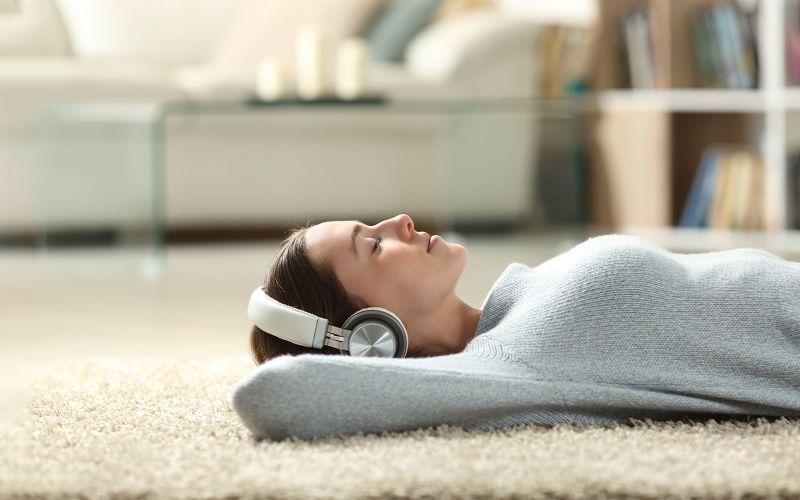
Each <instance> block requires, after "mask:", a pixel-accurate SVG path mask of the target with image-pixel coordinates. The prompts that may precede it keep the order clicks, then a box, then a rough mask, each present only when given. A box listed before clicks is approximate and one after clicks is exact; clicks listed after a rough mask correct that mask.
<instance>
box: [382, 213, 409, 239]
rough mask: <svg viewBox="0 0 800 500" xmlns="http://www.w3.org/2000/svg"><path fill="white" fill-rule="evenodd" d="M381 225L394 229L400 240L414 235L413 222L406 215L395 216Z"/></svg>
mask: <svg viewBox="0 0 800 500" xmlns="http://www.w3.org/2000/svg"><path fill="white" fill-rule="evenodd" d="M381 224H386V225H387V226H390V227H393V228H395V230H396V231H397V235H398V237H399V238H400V239H407V238H409V237H412V236H413V235H414V221H413V220H412V219H411V217H409V216H408V215H407V214H400V215H396V216H395V217H392V218H391V219H386V220H385V221H383V222H382V223H381Z"/></svg>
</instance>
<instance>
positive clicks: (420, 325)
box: [408, 295, 481, 356]
mask: <svg viewBox="0 0 800 500" xmlns="http://www.w3.org/2000/svg"><path fill="white" fill-rule="evenodd" d="M480 317H481V310H480V309H476V308H474V307H472V306H470V305H469V304H467V303H466V302H464V301H463V300H461V299H460V298H458V297H457V296H455V295H452V296H450V297H449V298H448V299H447V300H445V301H444V302H443V303H440V305H439V306H438V307H436V308H435V310H431V311H430V312H429V313H428V314H427V315H423V316H422V317H418V318H415V320H414V321H412V322H411V323H410V324H409V325H408V329H409V336H410V337H411V338H410V344H411V345H410V346H409V353H413V354H412V355H414V356H440V355H446V354H455V353H458V352H461V351H463V350H464V348H465V347H466V346H467V344H468V343H469V342H470V341H471V340H472V339H474V338H475V334H476V332H477V330H478V322H479V321H480Z"/></svg>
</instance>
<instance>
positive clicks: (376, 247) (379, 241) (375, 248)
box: [372, 236, 383, 253]
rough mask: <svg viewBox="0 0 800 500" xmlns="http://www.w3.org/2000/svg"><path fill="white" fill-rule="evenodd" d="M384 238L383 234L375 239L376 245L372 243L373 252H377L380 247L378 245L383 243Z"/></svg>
mask: <svg viewBox="0 0 800 500" xmlns="http://www.w3.org/2000/svg"><path fill="white" fill-rule="evenodd" d="M382 239H383V238H382V237H381V236H378V238H377V239H376V240H375V244H374V245H372V253H375V250H377V249H378V247H379V246H380V244H381V240H382Z"/></svg>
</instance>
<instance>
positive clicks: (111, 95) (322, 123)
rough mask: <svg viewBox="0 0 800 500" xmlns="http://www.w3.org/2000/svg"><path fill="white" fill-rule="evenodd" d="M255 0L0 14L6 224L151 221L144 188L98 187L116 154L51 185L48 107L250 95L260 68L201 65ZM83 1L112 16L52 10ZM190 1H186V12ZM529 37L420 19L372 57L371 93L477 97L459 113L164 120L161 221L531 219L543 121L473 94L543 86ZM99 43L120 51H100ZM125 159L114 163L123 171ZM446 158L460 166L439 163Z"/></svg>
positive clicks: (40, 7) (487, 23)
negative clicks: (401, 215)
mask: <svg viewBox="0 0 800 500" xmlns="http://www.w3.org/2000/svg"><path fill="white" fill-rule="evenodd" d="M248 1H250V0H226V1H225V2H220V1H218V0H170V1H169V2H163V1H160V0H18V3H19V5H20V6H21V12H19V13H16V14H8V13H5V14H3V13H0V234H4V233H14V232H20V231H21V232H25V231H36V230H37V229H38V228H39V227H41V224H42V222H43V218H44V217H45V216H46V217H47V218H48V223H49V224H52V225H53V226H56V227H57V226H63V227H65V228H76V227H94V226H98V225H104V226H105V225H112V226H113V225H128V224H131V225H135V224H138V223H140V222H145V223H146V222H147V221H148V220H149V216H150V214H149V210H150V205H149V203H148V202H147V200H146V198H147V197H146V196H144V199H141V200H138V201H137V197H138V198H142V196H141V193H137V192H135V191H136V189H135V188H134V185H135V184H136V182H134V181H132V182H130V183H129V184H128V187H129V188H130V189H129V190H130V191H131V192H130V193H127V194H126V193H125V190H126V189H128V188H126V184H125V182H126V181H125V180H124V179H123V180H119V179H117V180H118V181H119V184H120V185H119V186H112V185H106V184H104V183H105V182H108V183H112V184H113V182H114V179H115V174H113V173H110V172H109V169H112V170H111V172H113V169H114V168H116V164H117V163H116V162H114V163H112V162H110V161H109V157H108V156H106V157H102V155H100V156H97V155H95V156H94V158H95V159H97V158H99V160H98V161H97V162H95V164H91V163H92V162H91V161H86V162H79V164H75V163H74V162H73V163H72V164H70V162H68V161H66V160H65V162H64V165H61V166H58V168H59V169H60V170H59V171H58V173H57V175H56V176H57V177H59V180H58V183H59V184H58V186H57V189H56V190H55V191H53V180H52V179H49V180H48V179H45V181H44V182H45V183H47V182H49V186H50V187H49V188H42V185H43V181H42V179H41V175H44V174H46V175H48V176H49V175H55V174H54V172H55V170H54V167H53V165H48V166H45V167H42V163H43V162H42V158H43V156H42V153H41V151H42V150H41V148H40V146H41V145H42V138H41V129H40V126H41V123H42V122H41V119H42V116H43V114H44V113H47V111H48V110H49V109H51V107H52V106H53V105H57V104H60V103H81V102H84V103H86V102H88V103H112V102H113V103H120V102H124V103H132V102H133V103H136V102H140V103H154V102H163V101H187V100H188V101H191V100H195V101H203V100H218V99H229V100H239V99H242V98H246V97H250V96H251V95H252V93H253V87H254V78H255V77H254V74H255V73H254V71H253V70H252V68H240V69H236V70H232V69H230V68H228V69H226V70H224V71H223V70H220V69H219V68H217V67H214V66H213V65H209V64H208V63H207V60H208V54H209V52H210V51H211V50H212V48H213V46H214V43H215V42H216V41H217V40H218V38H219V34H220V33H221V32H223V31H224V30H225V29H226V28H227V27H228V26H229V25H230V23H232V22H233V19H234V18H235V16H236V15H237V13H238V11H239V9H241V8H242V6H244V5H245V4H246V2H248ZM75 2H84V3H83V6H84V7H86V6H87V5H89V6H91V5H93V4H94V5H95V6H102V11H103V12H102V14H103V15H99V14H98V16H97V17H95V18H92V17H91V16H89V17H88V18H77V19H76V18H75V16H74V13H73V16H72V18H70V19H68V18H67V16H65V15H64V14H65V13H64V12H60V11H59V8H61V7H63V5H65V4H68V3H71V4H73V7H74V4H75ZM144 3H146V4H150V6H151V8H150V9H149V10H148V11H147V16H146V17H144V16H139V17H137V16H136V15H132V14H131V13H132V12H141V4H144ZM134 5H138V6H139V7H136V9H138V10H136V9H134V7H132V6H134ZM115 9H117V10H116V11H115ZM132 9H134V10H132ZM181 10H183V11H189V10H190V11H191V16H190V17H189V18H188V19H190V20H191V22H187V18H186V17H185V16H181V15H179V14H180V11H181ZM103 16H105V17H103ZM66 21H69V22H66ZM87 23H89V24H87ZM92 23H93V24H92ZM98 23H99V25H102V26H105V27H106V29H105V33H104V32H103V30H99V33H93V37H94V38H93V39H92V40H91V42H92V43H93V44H94V45H93V46H92V45H91V43H87V42H86V39H85V37H84V39H81V38H80V37H79V36H77V35H78V34H76V33H75V32H74V30H78V29H80V27H81V26H88V25H93V26H95V28H96V27H97V26H98ZM115 23H116V24H115ZM137 23H138V24H137ZM121 27H122V28H126V29H127V31H124V32H121V31H120V29H121ZM70 30H73V32H70ZM536 35H537V27H536V25H535V24H533V23H532V22H531V21H525V20H520V19H515V18H513V17H510V16H508V15H505V14H503V13H502V12H488V11H479V12H473V13H471V14H468V15H463V16H458V17H453V18H448V19H447V20H444V21H441V22H436V23H433V24H431V25H430V26H429V27H427V28H426V29H424V30H423V31H422V32H421V33H420V34H419V35H418V36H417V37H416V38H415V39H414V40H413V42H412V43H411V45H410V46H409V47H408V50H407V52H406V62H405V63H404V64H377V63H373V64H372V65H371V67H370V77H371V82H372V88H373V89H374V91H375V92H378V93H383V94H384V95H386V96H387V97H388V98H389V99H391V100H394V101H395V102H411V101H417V100H421V99H433V100H436V101H437V102H438V101H441V100H443V99H450V100H460V102H462V103H464V102H467V104H463V105H461V108H460V109H462V112H461V113H460V114H458V119H454V117H455V116H456V115H454V114H452V113H448V112H443V111H442V108H441V107H436V106H425V105H421V106H420V107H419V111H418V112H404V113H393V112H385V111H382V110H381V109H380V108H369V107H364V108H352V107H350V108H348V107H326V108H306V109H298V108H295V109H284V110H277V109H276V110H272V111H269V112H264V110H262V111H261V112H257V113H238V114H231V115H224V114H223V115H220V114H203V113H199V114H187V115H180V114H179V115H175V116H172V117H170V118H168V120H167V122H166V143H165V149H166V167H167V168H166V173H165V175H166V177H165V181H166V185H165V198H166V199H165V202H166V206H165V214H166V223H167V225H168V226H169V227H170V228H202V227H209V226H212V227H220V226H231V227H245V226H247V227H252V226H261V225H284V226H285V225H287V224H294V223H297V222H303V221H306V220H308V219H317V220H321V219H326V218H339V217H359V218H362V219H363V220H371V219H377V218H380V217H384V216H387V215H393V214H396V213H398V212H407V213H410V214H412V215H415V216H418V217H420V218H424V219H434V218H435V219H438V218H441V217H446V216H452V217H453V218H454V219H455V220H456V221H465V222H481V221H498V220H502V221H517V220H520V219H525V218H526V217H528V216H529V214H530V212H531V207H532V203H533V200H532V199H531V198H532V195H533V192H534V186H533V185H532V184H533V179H534V175H533V171H534V168H535V165H534V159H535V155H534V151H535V149H536V146H537V143H536V141H537V133H536V131H537V127H536V122H535V120H532V119H531V117H530V115H529V114H527V113H522V112H498V113H487V112H485V111H484V112H475V113H466V112H463V110H468V109H472V108H470V105H469V104H468V103H469V102H470V101H471V100H474V99H494V98H523V99H524V98H529V97H531V96H532V95H533V94H534V92H535V88H536V86H537V85H536V65H535V57H534V54H535V43H536V39H537V36H536ZM104 36H105V37H108V40H104V38H103V37H104ZM76 40H77V41H78V42H80V43H76ZM104 43H105V45H104ZM87 47H88V48H87ZM93 47H94V48H96V47H106V48H107V47H112V48H114V49H115V50H117V52H118V54H111V55H100V56H98V55H96V54H91V53H90V52H91V49H92V48H93ZM78 49H80V50H78ZM81 51H84V53H81ZM88 149H91V148H88ZM111 151H112V153H110V154H111V155H112V156H111V158H112V159H113V158H115V156H114V155H116V154H117V153H116V152H114V151H115V150H113V149H112V150H111ZM84 152H85V153H88V156H87V158H90V159H91V158H93V156H92V154H91V151H88V152H87V151H84ZM105 154H106V155H108V154H109V153H108V151H106V152H105ZM125 154H126V153H125V151H124V150H120V152H119V156H118V157H116V158H117V159H118V160H119V165H123V164H125V161H126V158H125V157H124V156H125ZM445 157H446V158H447V160H446V161H448V162H449V163H448V164H449V165H450V170H447V171H446V172H445V173H443V171H442V168H441V167H442V164H443V158H445ZM128 160H130V161H133V162H134V165H132V166H131V165H128V167H130V168H134V169H139V171H140V174H141V175H142V177H141V178H142V179H145V178H146V176H147V175H149V174H148V171H147V170H146V164H143V163H142V162H139V163H137V162H138V161H139V160H137V159H136V158H133V159H128ZM144 163H146V162H144ZM120 168H121V167H120ZM72 169H75V170H74V171H73V170H72ZM123 177H124V176H123ZM70 179H72V181H71V182H70ZM137 182H138V181H137ZM443 189H444V190H443ZM59 193H60V194H59ZM445 193H446V198H445V199H442V197H443V196H445ZM53 196H63V200H62V202H63V203H62V204H61V205H60V206H59V205H58V203H59V200H55V201H54V199H53ZM126 197H129V198H131V199H130V200H125V198H126ZM89 199H91V200H92V201H91V202H89V201H88V200H89ZM82 200H83V201H86V202H85V203H84V202H82ZM53 207H56V208H55V209H54V208H53Z"/></svg>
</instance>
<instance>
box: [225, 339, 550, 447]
mask: <svg viewBox="0 0 800 500" xmlns="http://www.w3.org/2000/svg"><path fill="white" fill-rule="evenodd" d="M231 402H232V405H233V408H234V409H235V410H236V413H237V414H238V415H239V418H240V419H241V420H242V422H243V423H244V424H245V426H247V428H248V429H249V430H250V431H251V432H252V433H253V435H254V436H255V437H257V438H269V439H284V438H288V437H298V438H314V437H326V436H333V435H346V434H355V433H359V432H363V433H374V432H382V431H401V430H409V429H416V428H423V427H433V426H438V425H442V424H450V425H456V426H461V427H464V428H476V429H490V428H498V427H503V426H507V425H514V424H520V423H527V422H533V423H538V424H541V425H548V426H549V425H553V424H556V423H558V421H556V417H557V416H558V415H559V409H562V408H563V406H564V405H563V401H562V398H561V397H560V396H559V394H558V393H557V392H556V391H555V390H554V389H553V387H552V385H551V384H549V383H547V382H542V381H537V380H535V379H534V377H533V376H532V375H531V374H530V373H529V372H528V371H527V370H526V369H525V368H524V367H523V366H521V365H517V364H516V363H514V362H509V361H507V360H503V359H483V358H476V357H474V356H470V355H468V354H467V353H464V352H462V353H459V354H453V355H448V356H438V357H429V358H405V359H398V358H388V359H387V358H351V357H347V356H322V355H316V354H303V355H300V356H294V357H293V356H281V357H279V358H275V359H273V360H270V361H268V362H266V363H264V364H263V365H261V366H259V367H257V368H256V369H255V370H253V372H252V373H251V374H249V375H248V376H247V377H246V378H244V379H243V380H242V381H240V382H239V383H238V384H237V385H236V388H235V390H234V392H233V395H232V397H231Z"/></svg>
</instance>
